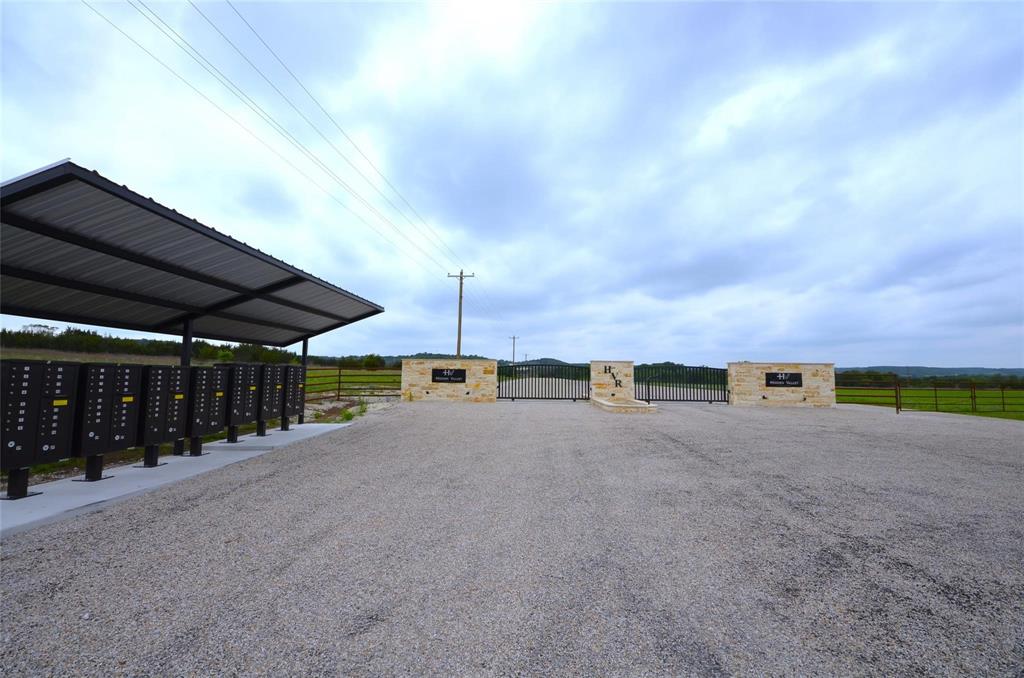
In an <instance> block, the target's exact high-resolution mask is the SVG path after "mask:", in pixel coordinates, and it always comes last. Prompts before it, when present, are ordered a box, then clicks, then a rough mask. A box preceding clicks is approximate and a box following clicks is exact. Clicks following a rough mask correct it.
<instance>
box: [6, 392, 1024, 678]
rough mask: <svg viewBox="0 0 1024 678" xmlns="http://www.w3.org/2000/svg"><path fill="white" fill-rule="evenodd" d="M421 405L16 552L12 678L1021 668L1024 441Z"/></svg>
mask: <svg viewBox="0 0 1024 678" xmlns="http://www.w3.org/2000/svg"><path fill="white" fill-rule="evenodd" d="M659 409H660V411H659V412H658V413H657V414H654V415H635V416H630V415H618V414H612V413H607V412H602V411H600V410H598V409H597V408H594V407H592V406H590V405H589V404H587V403H583V402H580V403H571V402H523V401H517V402H514V403H507V402H502V403H498V404H496V405H473V404H450V403H399V404H396V405H394V406H393V407H389V408H387V409H381V410H376V411H370V412H368V413H367V414H366V415H365V416H364V417H362V418H360V419H358V420H357V421H356V423H355V425H353V426H351V427H348V428H345V429H343V430H340V431H337V432H335V433H332V434H329V435H326V436H323V437H321V438H317V439H315V440H313V441H311V442H303V443H300V444H297V445H295V446H292V447H289V448H284V449H282V450H279V451H275V452H272V453H268V454H266V455H263V456H260V457H258V458H254V459H252V460H249V461H246V462H242V463H238V464H234V465H232V466H228V467H225V468H223V469H220V470H217V471H213V472H210V473H208V474H205V475H203V476H199V477H197V478H195V479H192V480H190V481H189V482H187V483H180V484H177V485H173V486H169V487H164V488H161V489H159V490H156V491H154V492H151V493H149V494H146V495H142V496H138V497H135V498H132V499H129V500H126V501H124V502H121V503H118V504H116V505H114V506H111V507H110V508H108V509H101V510H99V511H97V512H95V513H91V514H88V515H82V516H78V517H75V518H72V519H69V520H66V521H64V522H60V523H53V524H49V525H45V526H42V527H39V528H36V529H34V530H31V531H28V532H24V533H20V534H17V535H14V536H13V537H11V538H9V539H7V540H5V541H4V542H3V543H2V546H0V548H2V554H0V594H2V597H3V612H2V617H0V632H2V647H0V662H2V664H0V665H2V666H3V667H4V672H5V674H6V675H12V676H14V675H50V674H52V675H68V674H75V675H104V676H107V675H133V676H145V675H153V676H156V675H159V676H168V675H172V676H173V675H196V674H198V675H213V674H261V675H342V674H343V675H381V674H384V675H416V676H422V675H522V674H532V675H537V674H552V673H554V674H562V675H565V674H588V675H594V674H606V675H652V674H654V675H665V674H671V675H726V674H728V675H732V674H766V673H767V674H804V675H815V674H819V675H820V674H831V675H836V674H843V675H879V674H922V673H927V674H945V675H949V674H952V675H972V676H973V675H1014V674H1017V673H1018V672H1020V671H1022V670H1024V565H1022V563H1024V501H1022V499H1024V449H1022V447H1024V446H1022V444H1021V440H1022V439H1024V424H1022V423H1021V422H1016V421H1005V420H994V419H983V418H974V417H962V416H956V415H934V414H930V413H904V414H900V415H896V414H895V413H894V412H892V411H891V410H884V409H881V408H870V407H857V406H845V407H841V408H839V409H836V410H826V411H823V410H767V409H760V408H740V407H728V406H724V405H713V406H712V405H700V404H666V405H662V406H660V408H659Z"/></svg>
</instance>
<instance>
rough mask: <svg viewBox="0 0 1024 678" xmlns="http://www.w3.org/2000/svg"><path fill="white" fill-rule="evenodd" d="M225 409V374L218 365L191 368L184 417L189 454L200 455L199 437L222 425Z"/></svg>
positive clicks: (214, 430) (200, 442) (201, 437)
mask: <svg viewBox="0 0 1024 678" xmlns="http://www.w3.org/2000/svg"><path fill="white" fill-rule="evenodd" d="M226 411H227V373H226V370H224V369H222V368H219V367H192V368H190V373H189V383H188V416H187V417H186V421H185V435H186V436H188V438H189V456H192V457H198V456H201V455H202V454H203V436H205V435H210V434H211V433H217V432H218V431H220V430H221V429H222V428H224V415H225V413H226Z"/></svg>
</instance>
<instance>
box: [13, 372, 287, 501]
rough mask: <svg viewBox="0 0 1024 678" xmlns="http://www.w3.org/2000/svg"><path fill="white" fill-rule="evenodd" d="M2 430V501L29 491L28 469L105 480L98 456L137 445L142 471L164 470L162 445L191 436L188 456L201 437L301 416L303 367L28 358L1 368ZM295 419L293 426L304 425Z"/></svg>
mask: <svg viewBox="0 0 1024 678" xmlns="http://www.w3.org/2000/svg"><path fill="white" fill-rule="evenodd" d="M0 371H2V379H0V381H2V384H0V390H2V392H0V396H2V398H3V400H2V402H0V406H2V416H3V426H2V433H3V436H2V440H0V471H4V472H7V474H8V490H7V497H6V498H7V499H20V498H22V497H27V496H31V495H32V494H38V493H37V492H32V493H30V492H28V478H29V467H31V466H34V465H36V464H42V463H47V462H53V461H58V460H60V459H65V458H67V457H85V478H84V479H83V480H86V481H95V480H102V479H103V478H104V476H103V455H104V454H106V453H108V452H117V451H119V450H126V449H128V448H130V447H136V446H138V445H142V446H144V448H145V455H144V462H143V466H144V467H147V468H152V467H155V466H160V465H161V464H160V462H159V454H160V445H161V444H162V443H170V442H175V441H180V440H182V439H183V438H189V439H190V444H189V450H190V451H189V454H190V456H200V455H201V454H202V453H203V452H202V450H203V436H206V435H210V434H213V433H217V432H219V431H221V430H222V429H223V428H224V427H225V426H227V427H228V439H229V441H230V442H237V441H238V427H239V426H241V425H244V424H250V423H252V422H254V421H255V422H256V423H257V433H258V435H266V432H267V421H268V420H270V419H276V418H278V417H280V418H281V428H282V430H288V424H289V417H293V416H295V415H300V417H301V414H302V410H303V407H304V404H305V403H304V396H305V382H304V380H305V368H304V367H303V366H301V365H288V366H284V365H261V364H255V363H253V364H250V363H230V364H224V365H217V366H215V367H191V368H189V367H176V366H168V365H147V366H142V365H115V364H107V363H84V364H79V363H68V362H54V361H34V360H3V361H0ZM301 421H302V420H301V418H300V419H299V422H300V423H301Z"/></svg>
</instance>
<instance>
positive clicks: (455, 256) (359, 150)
mask: <svg viewBox="0 0 1024 678" xmlns="http://www.w3.org/2000/svg"><path fill="white" fill-rule="evenodd" d="M189 2H190V4H193V6H194V3H192V0H189ZM225 2H226V3H227V5H228V6H229V7H231V9H232V10H233V11H234V13H235V14H236V15H237V16H238V18H239V19H241V21H242V23H244V24H245V25H246V26H247V27H248V29H249V30H250V31H251V32H252V34H253V35H254V36H255V37H256V39H257V40H259V42H260V43H261V44H262V45H263V46H264V47H265V48H266V50H267V51H268V52H269V53H270V54H271V56H273V57H274V59H275V60H276V61H277V63H278V64H280V66H281V68H283V69H284V70H285V72H286V73H288V75H289V76H291V78H292V80H294V81H295V83H296V84H297V85H298V86H299V87H300V88H301V89H302V91H303V92H305V93H306V96H308V97H309V99H310V100H311V101H312V102H313V103H314V104H316V106H317V108H319V109H320V111H321V112H322V113H323V114H324V116H326V118H327V119H328V120H330V121H331V124H332V125H334V127H335V129H337V130H338V132H339V133H340V134H341V135H342V136H344V137H345V139H346V140H347V141H348V142H349V143H350V144H351V145H352V148H354V149H355V150H356V152H357V153H359V155H360V156H361V157H362V158H363V160H365V161H366V164H367V165H369V166H370V167H371V168H372V169H373V171H374V172H375V173H376V174H377V176H379V177H380V178H381V179H382V180H383V181H384V183H385V184H387V186H388V188H390V189H391V190H392V191H393V192H394V193H395V195H397V196H398V197H399V198H400V199H401V201H402V202H403V203H405V204H406V206H408V208H409V210H410V211H411V212H412V213H413V214H414V215H416V217H417V218H418V219H419V220H420V222H421V223H422V224H423V226H424V227H425V228H426V229H427V231H428V232H429V233H431V234H432V235H433V236H434V238H435V239H436V242H438V243H439V244H440V245H441V246H442V247H443V248H444V249H446V250H447V251H448V252H449V253H450V254H451V255H452V257H453V259H454V261H456V262H458V264H459V265H461V266H462V267H463V268H468V266H466V264H465V262H463V261H462V259H461V258H460V257H459V256H458V254H456V253H455V251H454V250H452V248H451V247H449V246H448V244H447V243H446V242H445V241H444V239H443V238H442V237H441V236H440V235H439V234H438V233H437V232H436V231H435V230H434V229H433V227H431V226H430V224H429V223H428V222H427V220H426V219H424V218H423V216H422V215H421V214H420V213H419V212H418V211H417V210H416V208H415V207H414V206H413V205H412V203H411V202H410V201H409V200H408V198H406V197H405V195H404V194H403V193H402V192H401V191H399V190H398V187H396V186H395V185H394V184H393V183H392V182H391V181H390V180H389V179H388V178H387V176H386V175H385V174H384V173H383V172H382V171H381V170H380V169H379V168H378V167H377V165H376V164H375V163H374V162H373V160H371V159H370V157H369V156H368V155H367V154H366V153H365V152H363V149H362V148H360V146H359V144H357V143H356V141H355V140H354V139H353V138H352V137H351V136H349V134H348V133H347V132H346V131H345V129H344V128H343V127H342V126H341V125H340V124H339V123H338V121H337V120H336V119H335V117H334V116H333V115H332V114H331V113H330V111H328V110H327V108H326V107H325V106H324V105H323V104H322V103H321V102H320V100H319V99H318V98H317V97H316V96H315V95H314V94H313V93H312V92H311V91H310V90H309V88H308V87H306V85H305V83H303V82H302V80H301V79H300V78H299V76H298V75H296V74H295V72H294V71H293V70H292V69H291V68H289V66H288V64H287V63H285V61H284V59H282V58H281V56H280V55H278V53H277V52H276V51H275V50H274V48H273V47H271V46H270V44H269V43H268V42H267V41H266V40H265V39H264V38H263V36H262V35H261V34H260V32H259V31H258V30H256V27H255V26H253V25H252V23H250V22H249V20H248V19H246V17H245V15H243V14H242V13H241V12H240V11H239V10H238V8H237V7H235V5H234V3H233V2H231V0H225ZM197 11H198V8H197ZM200 13H201V12H200ZM204 18H206V17H205V15H204ZM207 20H209V19H207ZM218 32H220V31H219V30H218ZM222 35H223V34H222ZM225 39H227V38H226V37H225ZM228 42H229V43H230V40H229V41H228ZM232 46H233V47H234V45H233V43H232ZM235 49H236V50H237V49H238V48H237V47H236V48H235ZM243 58H245V59H246V61H249V59H248V58H247V57H244V56H243ZM249 63H250V65H252V62H251V61H250V62H249ZM253 67H254V68H256V67H255V66H253ZM257 70H259V69H257ZM261 75H262V72H261ZM264 79H266V76H264ZM274 89H275V90H277V87H274ZM277 91H278V92H279V93H280V90H277ZM282 96H283V95H282ZM293 107H294V106H293ZM303 118H305V116H303ZM321 136H322V135H321ZM331 146H332V147H334V145H333V144H331ZM335 150H337V149H336V148H335ZM338 153H339V154H341V153H340V151H338ZM343 157H344V156H343ZM346 161H347V158H346ZM350 164H351V163H350ZM360 176H363V178H364V179H366V181H367V183H370V184H371V185H372V186H374V188H375V189H376V188H377V187H376V185H375V184H373V183H372V182H370V181H369V179H367V178H366V177H365V175H363V174H362V172H360ZM378 192H379V193H381V195H383V192H381V191H379V190H378ZM388 203H389V204H392V205H393V203H392V202H391V201H390V200H388ZM396 211H398V212H399V213H400V214H401V215H402V216H403V217H404V218H405V219H406V221H408V222H409V223H410V224H412V225H413V227H414V228H418V227H417V226H416V224H415V223H413V221H412V220H411V219H410V218H409V217H408V216H407V215H406V214H405V213H404V212H402V211H401V210H400V209H397V208H396ZM481 292H482V293H483V294H484V295H486V296H488V297H489V295H487V293H486V291H485V290H483V289H481ZM499 315H500V313H499Z"/></svg>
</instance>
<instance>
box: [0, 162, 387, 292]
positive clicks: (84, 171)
mask: <svg viewBox="0 0 1024 678" xmlns="http://www.w3.org/2000/svg"><path fill="white" fill-rule="evenodd" d="M72 179H78V180H79V181H83V182H84V183H87V184H89V185H90V186H93V187H94V188H97V189H99V190H101V191H104V192H106V193H109V194H110V195H113V196H115V197H118V198H120V199H122V200H125V201H126V202H129V203H131V204H133V205H135V206H137V207H140V208H142V209H145V210H147V211H149V212H152V213H153V214H156V215H157V216H160V217H163V218H165V219H168V220H170V221H173V222H174V223H176V224H178V225H180V226H184V227H185V228H188V229H189V230H191V231H193V232H195V233H198V234H200V235H203V236H206V237H209V238H211V239H213V240H216V241H218V242H220V243H221V244H224V245H227V246H228V247H231V248H233V249H236V250H238V251H239V252H242V253H244V254H247V255H249V256H252V257H255V258H257V259H259V260H261V261H263V262H264V263H268V264H270V265H272V266H276V267H277V268H280V269H281V270H283V271H286V272H287V273H290V274H291V275H295V276H297V277H300V278H304V279H305V280H307V281H308V282H312V283H316V284H318V285H321V286H323V287H325V288H327V289H329V290H331V291H332V292H336V293H338V294H342V295H345V296H347V297H350V298H352V299H354V300H357V301H359V302H362V303H364V304H366V305H367V306H370V307H373V308H376V309H378V310H379V311H380V312H383V311H384V308H383V307H382V306H380V305H379V304H376V303H374V302H372V301H370V300H369V299H365V298H363V297H361V296H359V295H358V294H354V293H352V292H349V291H348V290H345V289H342V288H340V287H338V286H337V285H334V284H332V283H329V282H327V281H326V280H323V279H322V278H318V277H317V276H315V275H313V274H311V273H308V272H306V271H303V270H302V269H300V268H297V267H295V266H292V265H291V264H289V263H286V262H284V261H281V260H280V259H277V258H276V257H272V256H271V255H269V254H267V253H266V252H263V251H261V250H259V249H257V248H255V247H253V246H251V245H248V244H246V243H244V242H242V241H240V240H236V239H235V238H232V237H231V236H229V235H226V234H224V233H221V232H220V231H217V230H216V229H214V228H212V227H210V226H207V225H206V224H203V223H201V222H199V221H197V220H196V219H192V218H190V217H186V216H185V215H183V214H181V213H180V212H178V211H176V210H173V209H171V208H169V207H166V206H165V205H161V204H160V203H158V202H157V201H156V200H153V199H152V198H147V197H145V196H143V195H142V194H140V193H137V192H135V191H133V190H132V189H130V188H128V187H127V186H125V185H123V184H118V183H115V182H114V181H112V180H111V179H108V178H106V177H105V176H103V175H102V174H100V173H99V172H97V171H96V170H90V169H88V168H85V167H82V166H81V165H77V164H75V163H74V162H72V161H71V160H70V159H67V160H62V161H60V162H57V163H53V164H52V165H48V166H46V167H43V168H40V169H38V170H36V171H35V172H30V173H28V174H24V175H21V176H18V177H15V178H14V179H11V180H9V181H7V182H5V183H4V184H3V185H2V188H4V189H8V187H10V188H9V190H4V191H3V194H2V195H0V205H2V206H4V207H6V206H7V205H8V204H11V203H15V202H17V201H18V200H20V199H23V198H26V197H28V196H30V195H34V194H35V193H38V192H40V191H43V190H47V189H49V188H52V187H53V186H54V185H59V184H61V183H65V182H67V181H70V180H72ZM282 302H284V300H282Z"/></svg>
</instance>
